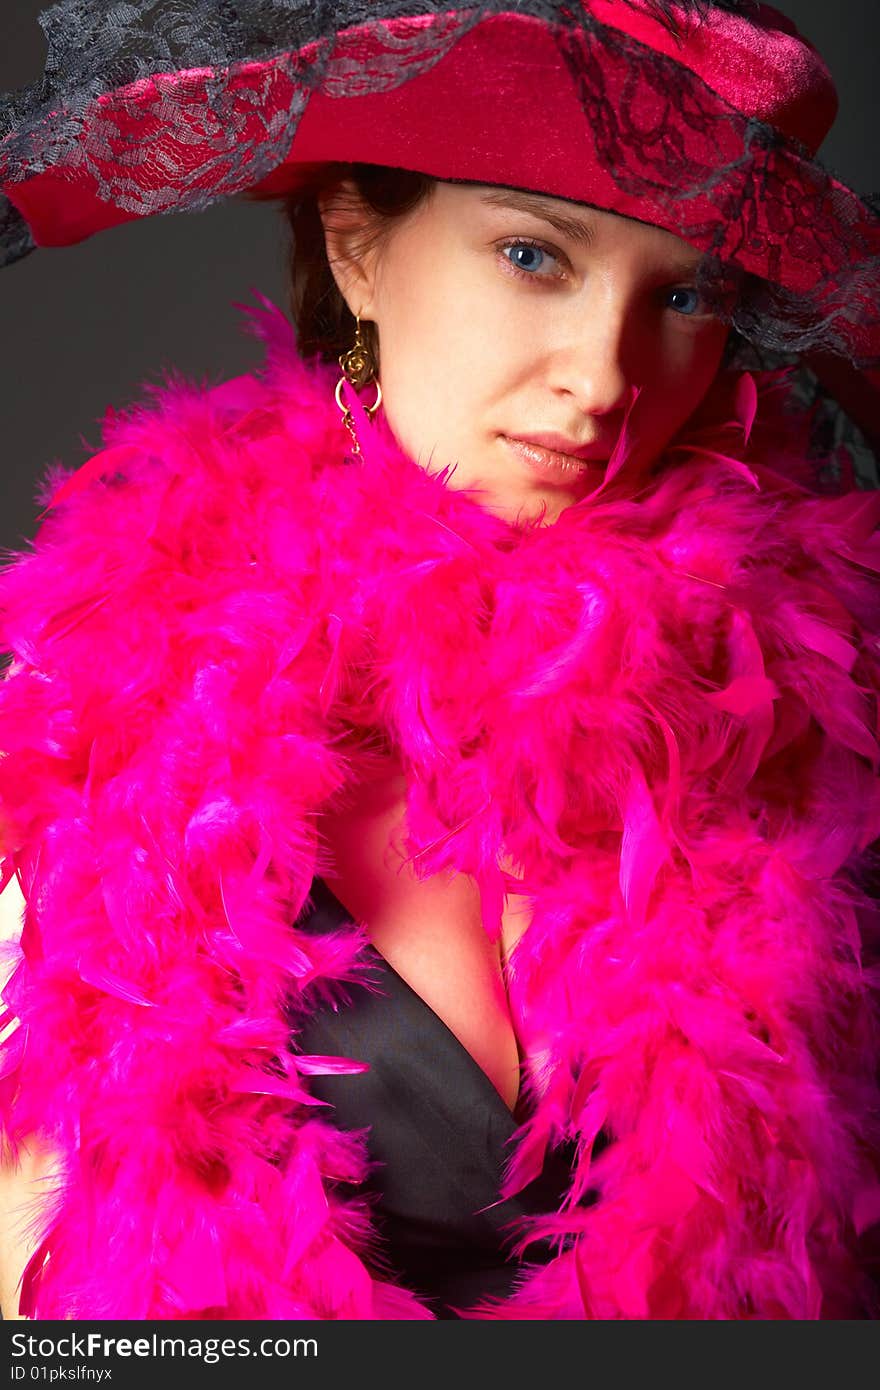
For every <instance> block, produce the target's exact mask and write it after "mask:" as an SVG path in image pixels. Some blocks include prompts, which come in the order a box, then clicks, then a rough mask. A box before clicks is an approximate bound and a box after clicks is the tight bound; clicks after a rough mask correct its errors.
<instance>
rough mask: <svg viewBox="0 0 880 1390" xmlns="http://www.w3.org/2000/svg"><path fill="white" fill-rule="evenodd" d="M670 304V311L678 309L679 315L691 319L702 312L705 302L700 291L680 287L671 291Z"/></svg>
mask: <svg viewBox="0 0 880 1390" xmlns="http://www.w3.org/2000/svg"><path fill="white" fill-rule="evenodd" d="M673 301H676V302H673ZM668 303H669V307H670V309H676V310H677V311H678V313H680V314H685V315H687V316H688V317H690V316H691V315H693V314H698V313H699V312H700V309H701V308H702V305H703V300H702V297H701V295H700V291H699V290H694V289H684V288H682V287H679V288H677V289H674V290H670V291H669V297H668Z"/></svg>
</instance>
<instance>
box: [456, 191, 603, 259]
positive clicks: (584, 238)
mask: <svg viewBox="0 0 880 1390" xmlns="http://www.w3.org/2000/svg"><path fill="white" fill-rule="evenodd" d="M481 196H482V201H483V202H484V203H486V204H488V205H491V206H492V207H498V208H510V209H512V211H513V212H525V213H528V214H529V215H530V216H531V217H540V218H542V219H543V220H544V221H545V222H549V223H550V226H551V227H555V228H556V230H557V232H561V233H562V235H563V236H567V237H569V238H570V239H571V240H572V241H575V242H578V243H579V244H580V245H581V246H592V245H593V242H594V241H595V239H596V232H595V229H594V228H593V227H592V226H591V224H590V223H589V222H582V221H581V219H580V218H579V217H566V215H565V213H564V212H558V211H557V210H556V208H555V207H554V206H553V204H552V203H548V202H547V201H546V200H545V199H544V198H542V197H541V195H540V194H539V193H518V192H517V191H516V189H514V188H498V189H492V190H491V192H488V193H483V194H482V195H481Z"/></svg>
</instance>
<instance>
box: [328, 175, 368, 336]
mask: <svg viewBox="0 0 880 1390" xmlns="http://www.w3.org/2000/svg"><path fill="white" fill-rule="evenodd" d="M318 211H319V213H320V216H321V222H322V223H323V226H324V242H325V245H326V248H327V260H328V263H329V265H330V271H331V273H332V275H333V279H334V280H335V281H336V284H337V286H338V288H339V292H340V294H341V295H342V297H343V299H344V300H345V302H346V304H347V305H348V307H349V309H350V310H351V312H352V314H359V315H360V317H361V318H362V319H371V318H373V317H374V313H373V309H374V304H375V284H376V264H377V260H378V252H379V245H378V243H379V225H378V219H377V215H376V213H374V212H373V210H372V209H371V208H370V207H368V206H367V204H366V203H365V202H364V200H363V198H362V197H361V194H360V193H359V191H358V188H357V185H356V184H355V183H354V182H353V181H352V180H351V179H343V180H342V181H341V182H340V183H338V184H336V185H334V187H333V188H331V189H329V190H328V191H326V192H324V193H321V194H320V195H319V197H318Z"/></svg>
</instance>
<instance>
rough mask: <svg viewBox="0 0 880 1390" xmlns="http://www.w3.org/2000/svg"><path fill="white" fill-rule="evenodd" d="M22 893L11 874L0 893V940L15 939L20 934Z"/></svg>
mask: <svg viewBox="0 0 880 1390" xmlns="http://www.w3.org/2000/svg"><path fill="white" fill-rule="evenodd" d="M23 914H24V894H23V893H22V891H21V888H20V887H19V884H18V879H17V878H15V876H13V877H12V878H11V879H10V880H9V882H8V883H7V885H6V887H5V888H4V889H3V892H2V893H0V941H17V940H18V938H19V936H20V935H21V923H22V916H23Z"/></svg>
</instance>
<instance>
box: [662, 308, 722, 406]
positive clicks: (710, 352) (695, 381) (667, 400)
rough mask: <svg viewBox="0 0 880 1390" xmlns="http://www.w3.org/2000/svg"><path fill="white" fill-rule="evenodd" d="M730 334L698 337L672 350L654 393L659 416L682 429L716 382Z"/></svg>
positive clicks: (703, 334) (704, 334) (712, 334)
mask: <svg viewBox="0 0 880 1390" xmlns="http://www.w3.org/2000/svg"><path fill="white" fill-rule="evenodd" d="M726 338H727V331H726V329H723V330H721V331H718V332H713V331H707V332H705V333H697V334H694V336H693V338H692V339H691V340H689V341H685V342H684V344H682V345H681V346H680V347H676V348H675V349H673V350H670V352H669V353H668V355H667V357H666V360H665V363H664V366H663V368H662V370H661V372H660V374H659V376H658V378H657V387H658V389H657V390H656V391H655V392H653V393H652V394H653V396H654V401H655V409H656V412H657V415H658V417H661V418H666V419H667V420H668V421H669V422H670V423H671V424H672V426H673V428H678V426H679V425H682V424H683V423H684V422H685V420H687V418H688V417H689V416H690V415H691V414H692V413H693V412H694V411H695V410H696V409H697V407H698V406H699V405H700V403H701V402H702V400H703V398H704V397H705V395H706V392H707V391H708V390H709V387H710V386H711V385H712V382H713V381H714V380H715V377H716V375H717V372H718V368H719V366H720V365H721V359H722V356H723V353H724V344H725V341H726Z"/></svg>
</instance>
